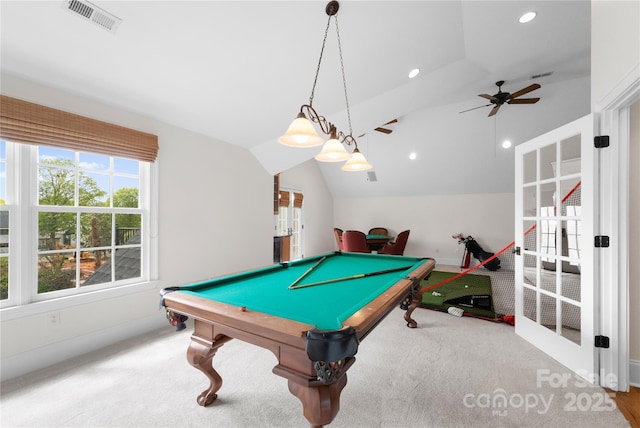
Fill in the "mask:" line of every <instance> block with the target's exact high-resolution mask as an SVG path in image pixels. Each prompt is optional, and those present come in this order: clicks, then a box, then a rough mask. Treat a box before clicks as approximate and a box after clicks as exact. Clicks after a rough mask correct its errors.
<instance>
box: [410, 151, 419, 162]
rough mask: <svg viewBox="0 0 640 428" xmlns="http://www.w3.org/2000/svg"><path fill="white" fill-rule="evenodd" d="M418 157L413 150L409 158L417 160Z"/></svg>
mask: <svg viewBox="0 0 640 428" xmlns="http://www.w3.org/2000/svg"><path fill="white" fill-rule="evenodd" d="M416 157H417V155H416V152H412V153H411V154H410V155H409V159H411V160H415V158H416Z"/></svg>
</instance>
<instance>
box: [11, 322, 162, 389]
mask: <svg viewBox="0 0 640 428" xmlns="http://www.w3.org/2000/svg"><path fill="white" fill-rule="evenodd" d="M163 326H164V327H166V326H167V320H166V318H165V317H164V316H162V317H161V316H154V317H149V318H146V319H143V320H140V321H138V322H136V323H135V324H124V325H120V326H116V327H112V328H109V329H107V330H103V331H100V332H97V333H92V334H87V335H84V336H79V337H75V338H73V339H69V340H65V341H62V342H57V343H53V344H51V345H47V346H43V347H42V348H37V349H33V350H30V351H27V352H23V353H20V354H16V355H12V356H10V357H5V358H2V364H1V365H0V381H5V380H9V379H13V378H15V377H18V376H22V375H25V374H27V373H31V372H33V371H36V370H40V369H43V368H45V367H49V366H52V365H54V364H57V363H61V362H63V361H66V360H68V359H69V358H73V357H77V356H80V355H83V354H86V353H88V352H92V351H96V350H98V349H101V348H104V347H106V346H109V345H113V344H115V343H118V342H121V341H123V340H126V339H130V338H133V337H136V336H139V335H142V334H145V333H148V332H150V331H154V330H157V329H159V328H162V327H163Z"/></svg>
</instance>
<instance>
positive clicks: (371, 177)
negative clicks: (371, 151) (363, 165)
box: [367, 171, 378, 181]
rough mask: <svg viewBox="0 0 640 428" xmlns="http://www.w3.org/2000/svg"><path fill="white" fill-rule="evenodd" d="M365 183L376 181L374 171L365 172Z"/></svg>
mask: <svg viewBox="0 0 640 428" xmlns="http://www.w3.org/2000/svg"><path fill="white" fill-rule="evenodd" d="M367 181H378V179H377V178H376V173H375V172H374V171H367Z"/></svg>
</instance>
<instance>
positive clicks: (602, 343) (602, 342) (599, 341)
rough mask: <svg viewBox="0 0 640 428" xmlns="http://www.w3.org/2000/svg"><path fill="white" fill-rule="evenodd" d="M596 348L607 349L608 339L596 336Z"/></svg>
mask: <svg viewBox="0 0 640 428" xmlns="http://www.w3.org/2000/svg"><path fill="white" fill-rule="evenodd" d="M595 345H596V348H608V347H609V338H608V337H607V336H600V335H598V336H596V340H595Z"/></svg>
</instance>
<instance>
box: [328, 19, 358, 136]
mask: <svg viewBox="0 0 640 428" xmlns="http://www.w3.org/2000/svg"><path fill="white" fill-rule="evenodd" d="M334 18H335V19H336V34H337V35H338V52H339V53H340V68H341V69H342V84H343V85H344V101H345V103H346V105H347V120H348V121H349V135H353V130H352V129H351V113H350V112H349V97H348V96H347V78H346V77H345V75H344V62H343V61H342V44H341V43H340V29H339V28H338V16H337V15H335V16H334ZM354 142H355V140H354ZM357 147H358V146H357V144H356V148H357Z"/></svg>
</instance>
